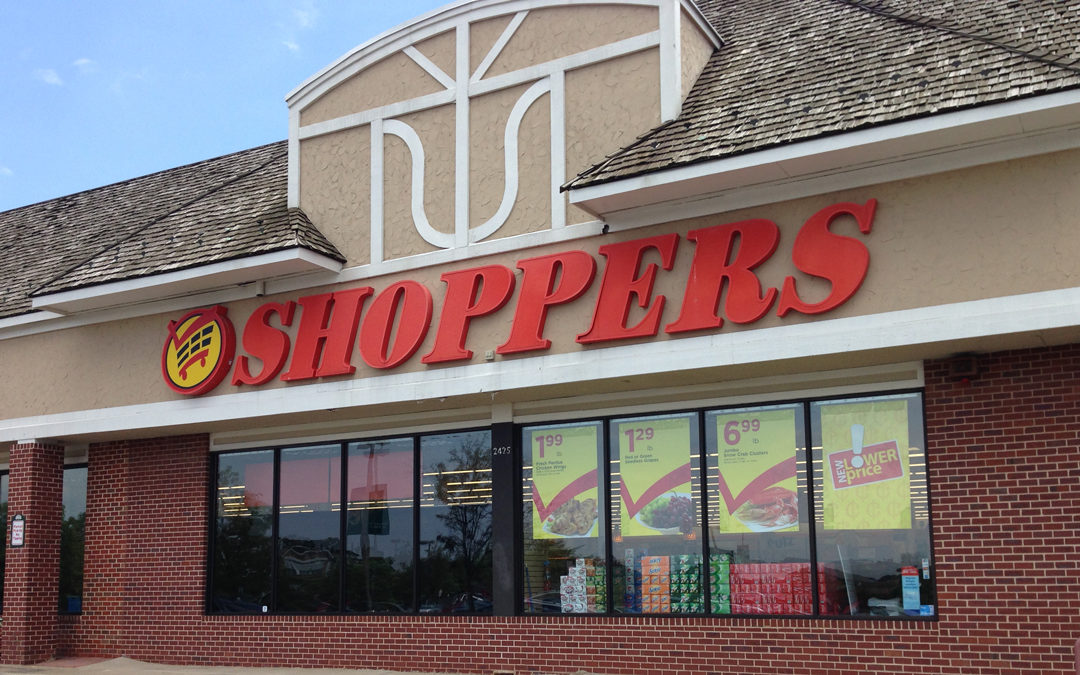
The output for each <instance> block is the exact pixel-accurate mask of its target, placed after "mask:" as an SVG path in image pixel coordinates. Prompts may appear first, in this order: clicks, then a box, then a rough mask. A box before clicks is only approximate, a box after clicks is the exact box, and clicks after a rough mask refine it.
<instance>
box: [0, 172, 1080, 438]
mask: <svg viewBox="0 0 1080 675" xmlns="http://www.w3.org/2000/svg"><path fill="white" fill-rule="evenodd" d="M1078 181H1080V151H1068V152H1060V153H1055V154H1051V155H1045V156H1041V157H1034V158H1029V159H1023V160H1016V161H1011V162H1005V163H999V164H992V165H987V166H982V167H977V168H972V169H966V170H962V171H953V172H949V173H944V174H939V175H935V176H928V177H924V178H918V179H911V180H904V181H897V182H892V183H886V184H881V185H876V186H870V187H866V188H860V189H856V190H848V191H844V192H841V193H834V194H827V195H820V196H815V197H810V198H806V199H799V200H794V201H788V202H782V203H777V204H773V205H767V206H761V207H755V208H752V209H746V210H741V211H737V212H732V213H724V214H717V215H715V216H709V217H702V218H695V219H693V220H689V221H682V222H676V223H670V224H661V225H656V226H652V227H648V228H642V229H638V230H633V231H627V232H619V233H610V234H607V235H602V236H597V237H593V238H591V239H588V240H582V241H576V242H568V243H564V244H558V245H552V246H548V247H540V248H534V249H529V250H527V251H520V252H516V253H512V254H503V255H497V256H490V257H487V258H482V259H475V260H471V261H467V262H462V263H457V264H452V265H445V266H440V267H433V268H428V269H423V270H415V271H412V272H409V273H407V274H402V275H397V276H395V277H388V278H378V279H373V280H371V281H370V282H367V283H353V284H349V286H363V285H370V286H373V287H374V288H375V291H376V293H378V292H379V291H381V290H382V289H383V288H386V287H387V286H389V285H390V284H391V283H393V282H394V281H396V280H399V279H402V278H408V279H413V280H416V281H419V282H421V283H423V284H424V285H425V286H427V288H428V289H430V290H431V292H432V295H433V296H434V300H435V314H434V317H433V322H432V329H431V331H430V332H429V333H428V336H427V340H426V341H425V343H424V345H423V346H422V347H421V349H420V351H419V352H418V353H417V354H416V355H415V356H414V357H413V358H412V359H411V360H410V361H409V362H407V363H406V364H405V365H403V366H401V367H400V368H398V369H395V370H394V371H393V372H407V371H423V370H427V369H429V368H430V367H429V366H424V365H423V364H421V363H420V357H421V356H423V355H424V354H426V353H427V352H428V351H430V349H431V346H432V343H433V339H434V335H435V327H436V326H437V325H438V321H439V317H440V308H441V306H442V298H443V294H444V284H442V283H441V282H440V281H439V275H440V274H441V273H443V272H444V271H448V270H456V269H465V268H469V267H474V266H478V265H483V264H503V265H506V266H508V267H510V268H513V267H514V262H515V261H516V260H518V259H520V258H525V257H532V256H536V255H542V254H544V253H550V252H555V251H563V250H570V249H581V250H585V251H588V252H590V253H592V254H594V255H595V254H596V251H597V248H598V247H599V246H601V245H603V244H607V243H611V242H615V241H620V240H626V239H636V238H640V237H645V236H649V235H653V234H658V233H662V232H671V231H674V232H678V233H679V234H680V235H685V233H686V232H687V231H688V230H690V229H694V228H698V227H704V226H709V225H716V224H721V223H726V222H733V221H737V220H742V219H746V218H768V219H771V220H774V221H775V222H776V223H777V224H778V225H779V226H780V228H781V233H782V234H781V241H780V245H779V248H778V250H777V252H776V253H775V254H774V255H773V257H772V258H771V259H770V260H769V261H768V262H766V263H765V264H763V265H762V266H761V267H760V268H758V270H757V272H758V276H759V277H760V278H761V279H762V281H763V282H764V283H765V284H767V285H770V286H773V287H777V286H779V285H780V284H781V283H782V280H783V277H784V276H786V275H788V274H793V273H795V272H794V270H793V268H792V267H791V262H790V256H791V246H792V242H793V241H794V237H795V233H796V232H797V231H798V229H799V228H800V227H801V226H802V225H803V223H804V221H805V220H806V219H807V218H809V217H810V216H811V215H812V214H813V213H814V212H815V211H817V210H818V209H820V208H823V207H825V206H828V205H830V204H833V203H836V202H839V201H856V202H864V201H865V200H867V199H870V198H876V199H877V200H878V201H879V204H878V211H877V215H876V218H875V221H874V229H873V232H872V234H871V235H869V236H867V237H860V239H861V240H862V241H864V242H865V243H866V245H867V247H868V248H869V250H870V254H871V262H870V269H869V272H868V274H867V277H866V280H865V282H864V283H863V286H862V287H861V289H860V290H859V291H858V292H857V293H856V294H855V296H854V297H853V298H851V300H849V301H848V302H847V303H846V304H845V305H843V306H841V307H839V308H838V309H836V310H834V311H832V312H830V313H828V314H826V315H823V316H821V317H820V319H818V318H812V317H805V316H801V315H798V314H792V315H789V316H788V317H787V318H785V319H783V320H780V319H779V318H777V317H776V316H775V315H774V314H769V315H767V316H766V317H765V318H764V319H762V320H761V321H759V322H758V323H755V324H753V325H751V326H736V325H733V324H731V323H730V322H728V323H726V324H725V326H724V327H723V328H722V331H740V330H754V329H756V328H761V327H766V326H774V325H780V324H791V323H796V322H805V321H815V320H825V319H832V318H838V317H846V316H857V315H862V314H872V313H877V312H883V311H890V310H899V309H909V308H915V307H920V306H928V305H936V304H943V303H953V302H960V301H965V300H976V299H982V298H993V297H998V296H1007V295H1014V294H1018V293H1026V292H1033V291H1041V290H1050V289H1057V288H1071V287H1076V286H1080V272H1078V269H1077V266H1076V264H1075V252H1076V251H1077V250H1080V227H1077V220H1078V218H1080V216H1078V215H1077V214H1080V191H1077V190H1076V189H1075V186H1076V185H1077V184H1078ZM834 230H835V231H836V232H838V233H842V234H849V235H853V234H854V232H855V226H854V223H853V222H852V221H850V220H848V221H846V222H841V223H837V224H836V225H835V226H834ZM692 256H693V247H692V246H691V245H690V242H688V241H686V240H685V238H684V239H683V240H682V241H681V243H680V248H679V253H678V256H677V259H676V265H675V269H674V270H673V271H671V272H667V273H661V274H660V276H659V277H658V280H657V284H656V288H655V293H656V294H665V295H667V296H668V303H667V306H666V309H665V311H664V315H663V321H662V324H661V325H664V324H666V323H669V322H671V321H673V320H674V319H675V317H676V316H677V314H678V310H679V308H680V306H681V300H682V290H683V287H684V283H685V279H686V275H687V271H688V269H689V265H690V262H691V259H692ZM596 258H597V262H598V267H599V270H598V274H597V279H596V281H595V282H594V284H593V286H592V287H591V288H590V290H589V291H588V293H587V294H586V295H585V296H583V297H582V298H581V299H579V300H577V301H575V302H574V303H573V304H570V305H563V306H559V307H555V308H552V309H551V311H550V313H549V316H548V321H547V327H548V328H547V331H546V335H547V337H549V338H550V339H552V340H553V341H554V345H553V347H552V349H551V352H552V353H557V352H571V351H580V350H583V349H602V348H603V346H599V345H598V346H594V347H589V348H586V347H582V346H581V345H579V344H577V343H576V342H575V341H574V336H575V335H577V334H578V333H581V332H584V331H585V330H587V329H588V327H589V323H590V320H591V315H592V310H593V307H594V304H595V300H596V296H597V292H598V289H599V281H600V278H601V276H602V273H603V262H604V261H603V259H602V258H601V257H600V256H596ZM653 260H655V256H649V257H647V259H646V262H649V261H653ZM518 278H519V280H520V273H519V275H518ZM799 279H800V280H799V290H800V294H801V295H803V297H804V299H806V300H808V301H813V300H815V299H817V298H811V297H807V296H809V295H811V289H812V288H813V284H812V283H811V281H812V280H810V279H807V278H804V277H803V276H801V275H800V276H799ZM825 290H826V289H823V288H820V287H819V288H818V291H819V292H822V293H824V292H825ZM314 292H316V291H315V290H312V291H309V292H305V293H294V294H289V295H287V296H278V297H268V298H259V299H252V300H247V301H243V302H235V303H231V304H230V305H229V316H230V317H231V318H232V320H233V322H234V324H235V325H236V327H237V331H238V332H239V331H242V329H243V326H244V323H245V321H246V319H247V317H248V315H249V314H250V313H251V311H252V310H253V309H254V308H255V307H257V306H258V305H260V304H262V303H264V302H269V301H272V300H279V301H280V300H289V299H293V300H295V299H296V298H297V297H299V296H300V295H306V294H310V293H314ZM516 300H517V293H516V291H515V295H514V297H513V298H511V300H510V302H509V303H508V305H507V306H506V307H504V308H503V310H501V311H500V312H499V313H498V314H496V315H493V316H489V317H484V318H481V319H478V320H475V321H473V323H472V326H471V328H470V332H469V340H468V343H467V347H468V348H469V349H472V350H474V351H475V352H476V356H475V357H474V360H475V361H476V362H479V361H481V360H482V359H483V352H484V351H485V350H487V349H495V348H496V347H498V346H499V345H500V344H502V342H503V341H505V339H506V336H507V334H508V330H509V325H510V322H511V321H512V319H513V309H514V306H515V304H516ZM369 303H370V300H369ZM774 311H775V308H774ZM181 314H182V312H177V313H175V314H170V315H158V316H152V317H143V318H138V319H130V320H125V321H117V322H112V323H106V324H100V325H95V326H88V327H84V328H76V329H69V330H63V331H57V332H53V333H45V334H41V335H35V336H31V337H25V338H18V339H10V340H6V341H4V342H3V347H2V349H0V359H2V361H0V410H3V414H4V417H6V418H13V417H23V416H31V415H39V414H43V413H50V412H63V411H72V410H80V409H92V408H100V407H105V406H112V405H123V404H136V403H147V402H151V401H160V400H168V399H175V398H180V397H179V395H176V394H173V393H172V392H171V391H170V390H168V389H167V388H166V386H165V385H164V383H163V382H162V380H161V375H160V372H159V358H160V352H161V348H162V345H163V343H164V340H165V331H166V325H167V323H168V321H169V320H170V319H176V318H179V316H180V315H181ZM633 320H634V318H633V317H632V318H631V321H633ZM294 323H295V324H297V325H298V324H299V317H298V318H297V321H294ZM294 330H295V328H294ZM678 339H680V338H678V337H676V338H669V337H667V336H665V335H664V334H663V333H662V332H661V334H660V335H659V336H658V337H657V342H658V343H662V342H663V341H665V340H674V341H677V340H678ZM616 344H621V343H617V342H614V343H610V346H614V345H616ZM662 348H663V346H662V344H658V349H662ZM909 356H911V357H915V358H917V357H918V356H917V353H916V352H914V351H913V352H912V353H911V354H910V355H909ZM498 358H503V357H498ZM518 358H526V357H525V356H522V357H518ZM353 363H354V365H356V366H357V373H356V377H364V376H367V375H370V374H372V373H373V372H376V371H374V370H373V369H371V368H368V367H367V366H366V365H364V364H363V363H362V362H361V359H360V356H359V353H355V352H354V356H353ZM451 365H461V362H458V363H456V364H451ZM843 365H844V364H843V363H837V364H836V365H835V366H834V367H841V366H843ZM823 367H824V366H823ZM751 370H752V369H751ZM767 370H768V366H767V364H766V365H763V366H762V368H761V372H765V371H767ZM377 372H380V373H382V372H386V371H377ZM267 386H269V387H283V386H287V385H285V384H284V383H281V382H280V381H278V382H275V383H272V384H270V385H267ZM573 388H574V387H571V389H573ZM576 389H581V390H586V389H588V386H586V385H582V386H580V387H576ZM233 391H236V388H234V387H232V386H231V385H229V384H227V383H225V384H223V385H221V386H219V387H218V389H217V390H215V392H214V394H223V393H230V392H233Z"/></svg>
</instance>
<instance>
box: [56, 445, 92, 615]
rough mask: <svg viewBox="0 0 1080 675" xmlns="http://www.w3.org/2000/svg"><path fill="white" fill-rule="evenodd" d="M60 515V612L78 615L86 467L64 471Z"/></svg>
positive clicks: (79, 609) (81, 573)
mask: <svg viewBox="0 0 1080 675" xmlns="http://www.w3.org/2000/svg"><path fill="white" fill-rule="evenodd" d="M63 502H64V514H63V520H62V521H61V525H60V612H61V613H65V614H78V613H80V612H82V592H83V550H84V548H85V544H86V537H85V533H86V467H85V466H76V467H67V468H65V469H64V488H63Z"/></svg>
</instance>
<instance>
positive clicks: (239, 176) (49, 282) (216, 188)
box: [27, 141, 287, 297]
mask: <svg viewBox="0 0 1080 675" xmlns="http://www.w3.org/2000/svg"><path fill="white" fill-rule="evenodd" d="M278 143H280V141H278ZM270 145H275V143H268V144H267V145H264V146H258V147H256V148H252V149H251V150H259V149H261V148H265V147H269V146H270ZM251 150H247V151H243V150H241V151H240V152H237V153H230V154H229V155H222V156H221V157H215V158H212V159H208V160H203V161H204V162H209V161H213V159H223V158H225V157H229V156H230V155H232V154H237V155H238V154H241V153H243V152H251ZM285 154H287V153H285V152H282V153H274V154H272V155H271V156H270V157H269V158H268V159H267V160H266V161H264V162H262V163H260V164H259V165H258V166H256V167H254V168H252V169H251V170H249V171H245V172H243V173H240V174H237V175H236V176H233V177H232V178H230V179H228V180H225V181H222V182H221V183H219V184H218V185H216V186H214V187H213V188H212V189H210V190H207V191H205V192H200V193H199V194H197V195H196V196H194V197H192V198H191V199H189V200H187V201H186V202H183V203H182V204H180V205H179V206H177V207H176V208H174V209H171V210H169V211H166V212H165V213H162V214H160V215H158V216H157V217H155V218H151V219H150V220H148V221H147V222H146V223H144V224H143V225H142V226H140V227H137V228H135V229H133V230H131V231H130V232H127V233H125V234H122V235H121V236H119V237H117V238H116V239H115V240H113V241H112V242H111V243H109V245H108V246H105V247H104V248H101V249H99V250H97V251H95V252H94V253H92V254H90V255H89V256H87V257H85V258H83V259H81V260H80V261H79V262H77V263H75V264H74V265H71V266H70V267H68V268H67V269H66V270H64V271H63V272H61V273H60V274H57V275H55V276H51V277H49V278H48V279H47V280H45V281H44V282H42V283H40V284H38V285H37V286H36V287H35V288H34V289H33V290H32V291H30V292H29V293H28V294H27V295H28V296H29V297H34V296H35V295H37V294H38V293H40V292H41V290H42V289H44V288H46V287H48V286H51V285H53V284H55V283H57V282H58V281H60V279H63V278H64V277H66V276H68V275H69V274H71V273H72V272H74V271H75V270H77V269H79V268H80V267H82V266H83V265H85V264H87V263H89V262H90V261H91V260H93V259H95V258H97V257H99V256H102V255H104V254H105V253H107V252H108V251H110V250H112V249H114V248H116V247H117V246H119V245H120V244H121V243H123V242H125V241H128V240H130V239H133V238H135V237H137V236H139V235H140V234H142V233H143V232H145V231H146V230H147V229H148V228H150V227H151V226H153V225H155V224H157V223H160V222H161V221H163V220H165V219H166V218H169V217H171V216H172V215H173V214H176V213H179V212H180V211H183V210H184V209H186V208H188V207H190V206H192V205H193V204H195V203H196V202H199V201H201V200H203V199H205V198H207V197H209V196H210V195H212V194H215V193H217V192H220V191H221V190H223V189H224V188H225V187H227V186H229V185H232V184H234V183H236V182H237V181H240V180H243V179H244V178H247V177H248V176H251V175H252V174H254V173H256V172H258V171H262V170H263V169H265V168H266V167H267V166H268V165H270V164H271V163H272V162H275V161H277V160H278V159H280V158H281V157H282V155H285ZM200 163H201V162H195V163H194V164H200ZM189 166H191V165H189ZM181 168H182V167H181ZM149 175H153V174H149ZM131 180H135V179H131ZM124 182H126V181H124ZM61 199H62V198H61Z"/></svg>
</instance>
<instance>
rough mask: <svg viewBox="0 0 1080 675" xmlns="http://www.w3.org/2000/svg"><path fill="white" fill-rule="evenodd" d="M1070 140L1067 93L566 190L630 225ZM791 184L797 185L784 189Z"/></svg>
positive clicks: (1054, 147)
mask: <svg viewBox="0 0 1080 675" xmlns="http://www.w3.org/2000/svg"><path fill="white" fill-rule="evenodd" d="M1077 147H1080V90H1073V91H1067V92H1061V93H1056V94H1048V95H1045V96H1039V97H1036V98H1030V99H1025V100H1020V101H1010V102H1007V103H998V104H993V105H987V106H982V107H979V108H974V109H971V110H964V111H958V112H951V113H944V114H939V115H933V116H930V117H926V118H922V119H917V120H910V121H907V122H897V123H894V124H887V125H882V126H879V127H874V128H871V129H863V130H860V131H853V132H849V133H844V134H838V135H834V136H826V137H823V138H816V139H812V140H807V141H802V142H798V143H792V144H789V145H784V146H780V147H776V148H770V149H768V150H762V151H759V152H751V153H747V154H744V155H737V156H733V157H728V158H724V159H717V160H711V161H706V162H700V163H697V164H692V165H688V166H683V167H677V168H673V169H667V170H662V171H657V172H654V173H648V174H642V175H639V176H635V177H632V178H626V179H622V180H615V181H611V182H609V183H601V184H598V185H590V186H585V187H580V188H572V189H571V190H570V202H571V203H572V204H575V205H577V206H579V207H581V208H584V209H585V210H587V211H589V212H590V213H593V214H594V215H597V216H600V217H603V218H605V219H607V220H609V221H610V222H612V224H614V225H619V224H626V225H637V224H644V223H645V222H646V221H652V222H656V221H655V217H654V216H653V215H652V214H651V213H649V212H651V211H652V210H653V209H650V208H649V207H657V206H658V205H661V204H663V205H664V207H663V209H662V210H661V212H660V213H657V214H656V216H657V217H658V216H660V215H662V214H663V213H667V214H669V215H670V213H671V212H670V210H669V209H670V208H671V207H672V206H674V207H676V208H679V209H680V210H679V213H678V217H691V216H693V215H704V214H706V213H716V212H717V211H718V210H730V209H736V208H744V207H748V206H756V205H758V204H762V203H768V202H770V201H781V200H785V199H793V198H798V197H802V196H807V195H810V194H820V193H822V192H827V191H833V190H843V189H850V188H853V187H860V186H863V185H870V184H874V183H881V182H886V181H891V180H900V179H905V178H912V177H915V176H919V175H929V174H933V173H939V172H942V171H950V170H955V169H962V168H966V167H969V166H977V165H980V164H986V163H990V162H998V161H1005V160H1009V159H1016V158H1020V157H1026V156H1031V155H1035V154H1042V153H1046V152H1054V151H1058V150H1067V149H1072V148H1077ZM796 183H801V184H803V187H804V189H802V190H797V191H796V192H792V190H791V186H792V184H796ZM751 187H752V188H754V190H753V191H752V192H749V193H747V194H746V195H745V196H740V195H739V193H738V192H737V191H745V190H746V189H747V188H751ZM770 187H774V188H776V189H775V190H769V188H770ZM804 193H805V194H804ZM733 195H734V196H733ZM711 197H717V199H715V200H714V201H715V202H716V203H713V201H711V200H710V198H711ZM690 203H693V206H692V207H690V208H686V207H685V205H686V204H690ZM680 207H681V208H680ZM667 219H668V220H670V219H671V218H670V217H669V218H667ZM638 221H640V222H638Z"/></svg>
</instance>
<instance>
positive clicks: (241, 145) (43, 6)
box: [0, 0, 448, 211]
mask: <svg viewBox="0 0 1080 675" xmlns="http://www.w3.org/2000/svg"><path fill="white" fill-rule="evenodd" d="M445 4H448V1H446V0H387V1H381V0H351V1H349V2H345V1H344V0H337V1H331V0H259V1H254V0H251V1H247V2H241V1H240V0H188V1H185V2H181V1H180V0H168V1H156V0H138V1H136V0H100V1H95V2H89V1H86V2H76V1H74V0H71V1H68V2H60V1H58V0H0V211H5V210H8V209H11V208H15V207H18V206H23V205H26V204H32V203H35V202H39V201H43V200H46V199H52V198H54V197H60V196H63V195H67V194H71V193H74V192H79V191H81V190H86V189H89V188H93V187H98V186H101V185H107V184H109V183H115V182H117V181H122V180H126V179H128V178H134V177H136V176H141V175H144V174H147V173H152V172H154V171H160V170H162V169H168V168H171V167H175V166H180V165H182V164H187V163H190V162H196V161H199V160H202V159H207V158H210V157H216V156H218V155H223V154H226V153H229V152H234V151H236V150H243V149H245V148H251V147H254V146H257V145H261V144H263V143H270V142H272V141H277V140H282V139H284V138H286V137H287V136H288V112H287V109H286V107H285V100H284V99H285V95H286V94H287V93H288V92H289V91H291V90H292V89H293V88H294V87H296V86H297V85H299V84H300V83H302V82H303V81H304V80H306V79H307V78H308V77H310V76H312V75H314V74H315V73H316V72H318V71H319V70H321V69H322V68H323V67H325V66H327V65H329V64H330V63H332V62H334V61H335V60H337V58H338V57H340V56H342V55H343V54H345V53H346V52H348V51H349V50H350V49H352V48H353V47H356V46H357V45H360V44H362V43H363V42H366V41H367V40H368V39H370V38H372V37H374V36H376V35H378V34H380V33H382V32H384V31H386V30H388V29H390V28H393V27H395V26H397V25H399V24H401V23H403V22H405V21H408V20H409V19H412V18H414V17H416V16H419V15H421V14H424V13H426V12H428V11H430V10H432V9H435V8H437V7H441V6H443V5H445Z"/></svg>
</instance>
